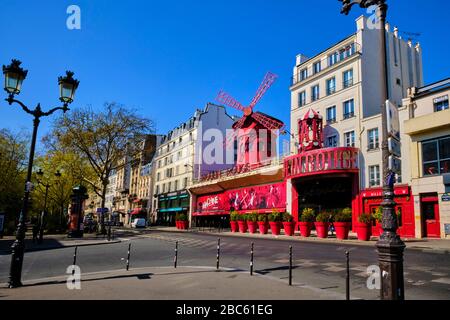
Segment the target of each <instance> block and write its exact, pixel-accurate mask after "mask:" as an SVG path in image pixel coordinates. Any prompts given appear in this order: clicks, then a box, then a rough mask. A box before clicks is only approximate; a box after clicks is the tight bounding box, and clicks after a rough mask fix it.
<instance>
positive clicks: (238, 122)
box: [233, 116, 247, 129]
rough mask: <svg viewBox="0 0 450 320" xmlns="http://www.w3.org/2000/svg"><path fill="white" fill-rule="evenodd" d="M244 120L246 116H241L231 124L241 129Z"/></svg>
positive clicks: (234, 127)
mask: <svg viewBox="0 0 450 320" xmlns="http://www.w3.org/2000/svg"><path fill="white" fill-rule="evenodd" d="M245 120H247V117H246V116H244V117H242V118H240V119H239V120H238V121H237V122H236V123H235V124H234V125H233V129H241V128H242V126H243V125H244V123H245Z"/></svg>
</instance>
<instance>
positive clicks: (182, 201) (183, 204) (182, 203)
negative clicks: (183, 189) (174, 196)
mask: <svg viewBox="0 0 450 320" xmlns="http://www.w3.org/2000/svg"><path fill="white" fill-rule="evenodd" d="M185 207H189V197H186V198H181V199H180V208H185Z"/></svg>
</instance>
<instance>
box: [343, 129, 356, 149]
mask: <svg viewBox="0 0 450 320" xmlns="http://www.w3.org/2000/svg"><path fill="white" fill-rule="evenodd" d="M344 139H345V146H346V147H354V146H355V131H350V132H346V133H345V134H344Z"/></svg>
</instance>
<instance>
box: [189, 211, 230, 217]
mask: <svg viewBox="0 0 450 320" xmlns="http://www.w3.org/2000/svg"><path fill="white" fill-rule="evenodd" d="M228 214H229V212H226V211H203V212H194V213H193V214H192V216H193V217H206V216H226V215H228Z"/></svg>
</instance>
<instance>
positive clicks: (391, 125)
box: [386, 100, 400, 140]
mask: <svg viewBox="0 0 450 320" xmlns="http://www.w3.org/2000/svg"><path fill="white" fill-rule="evenodd" d="M386 118H387V119H386V121H387V127H388V133H389V135H390V136H391V137H394V138H396V139H397V140H400V119H399V114H398V108H397V106H396V105H395V104H393V103H392V102H390V101H389V100H386Z"/></svg>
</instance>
